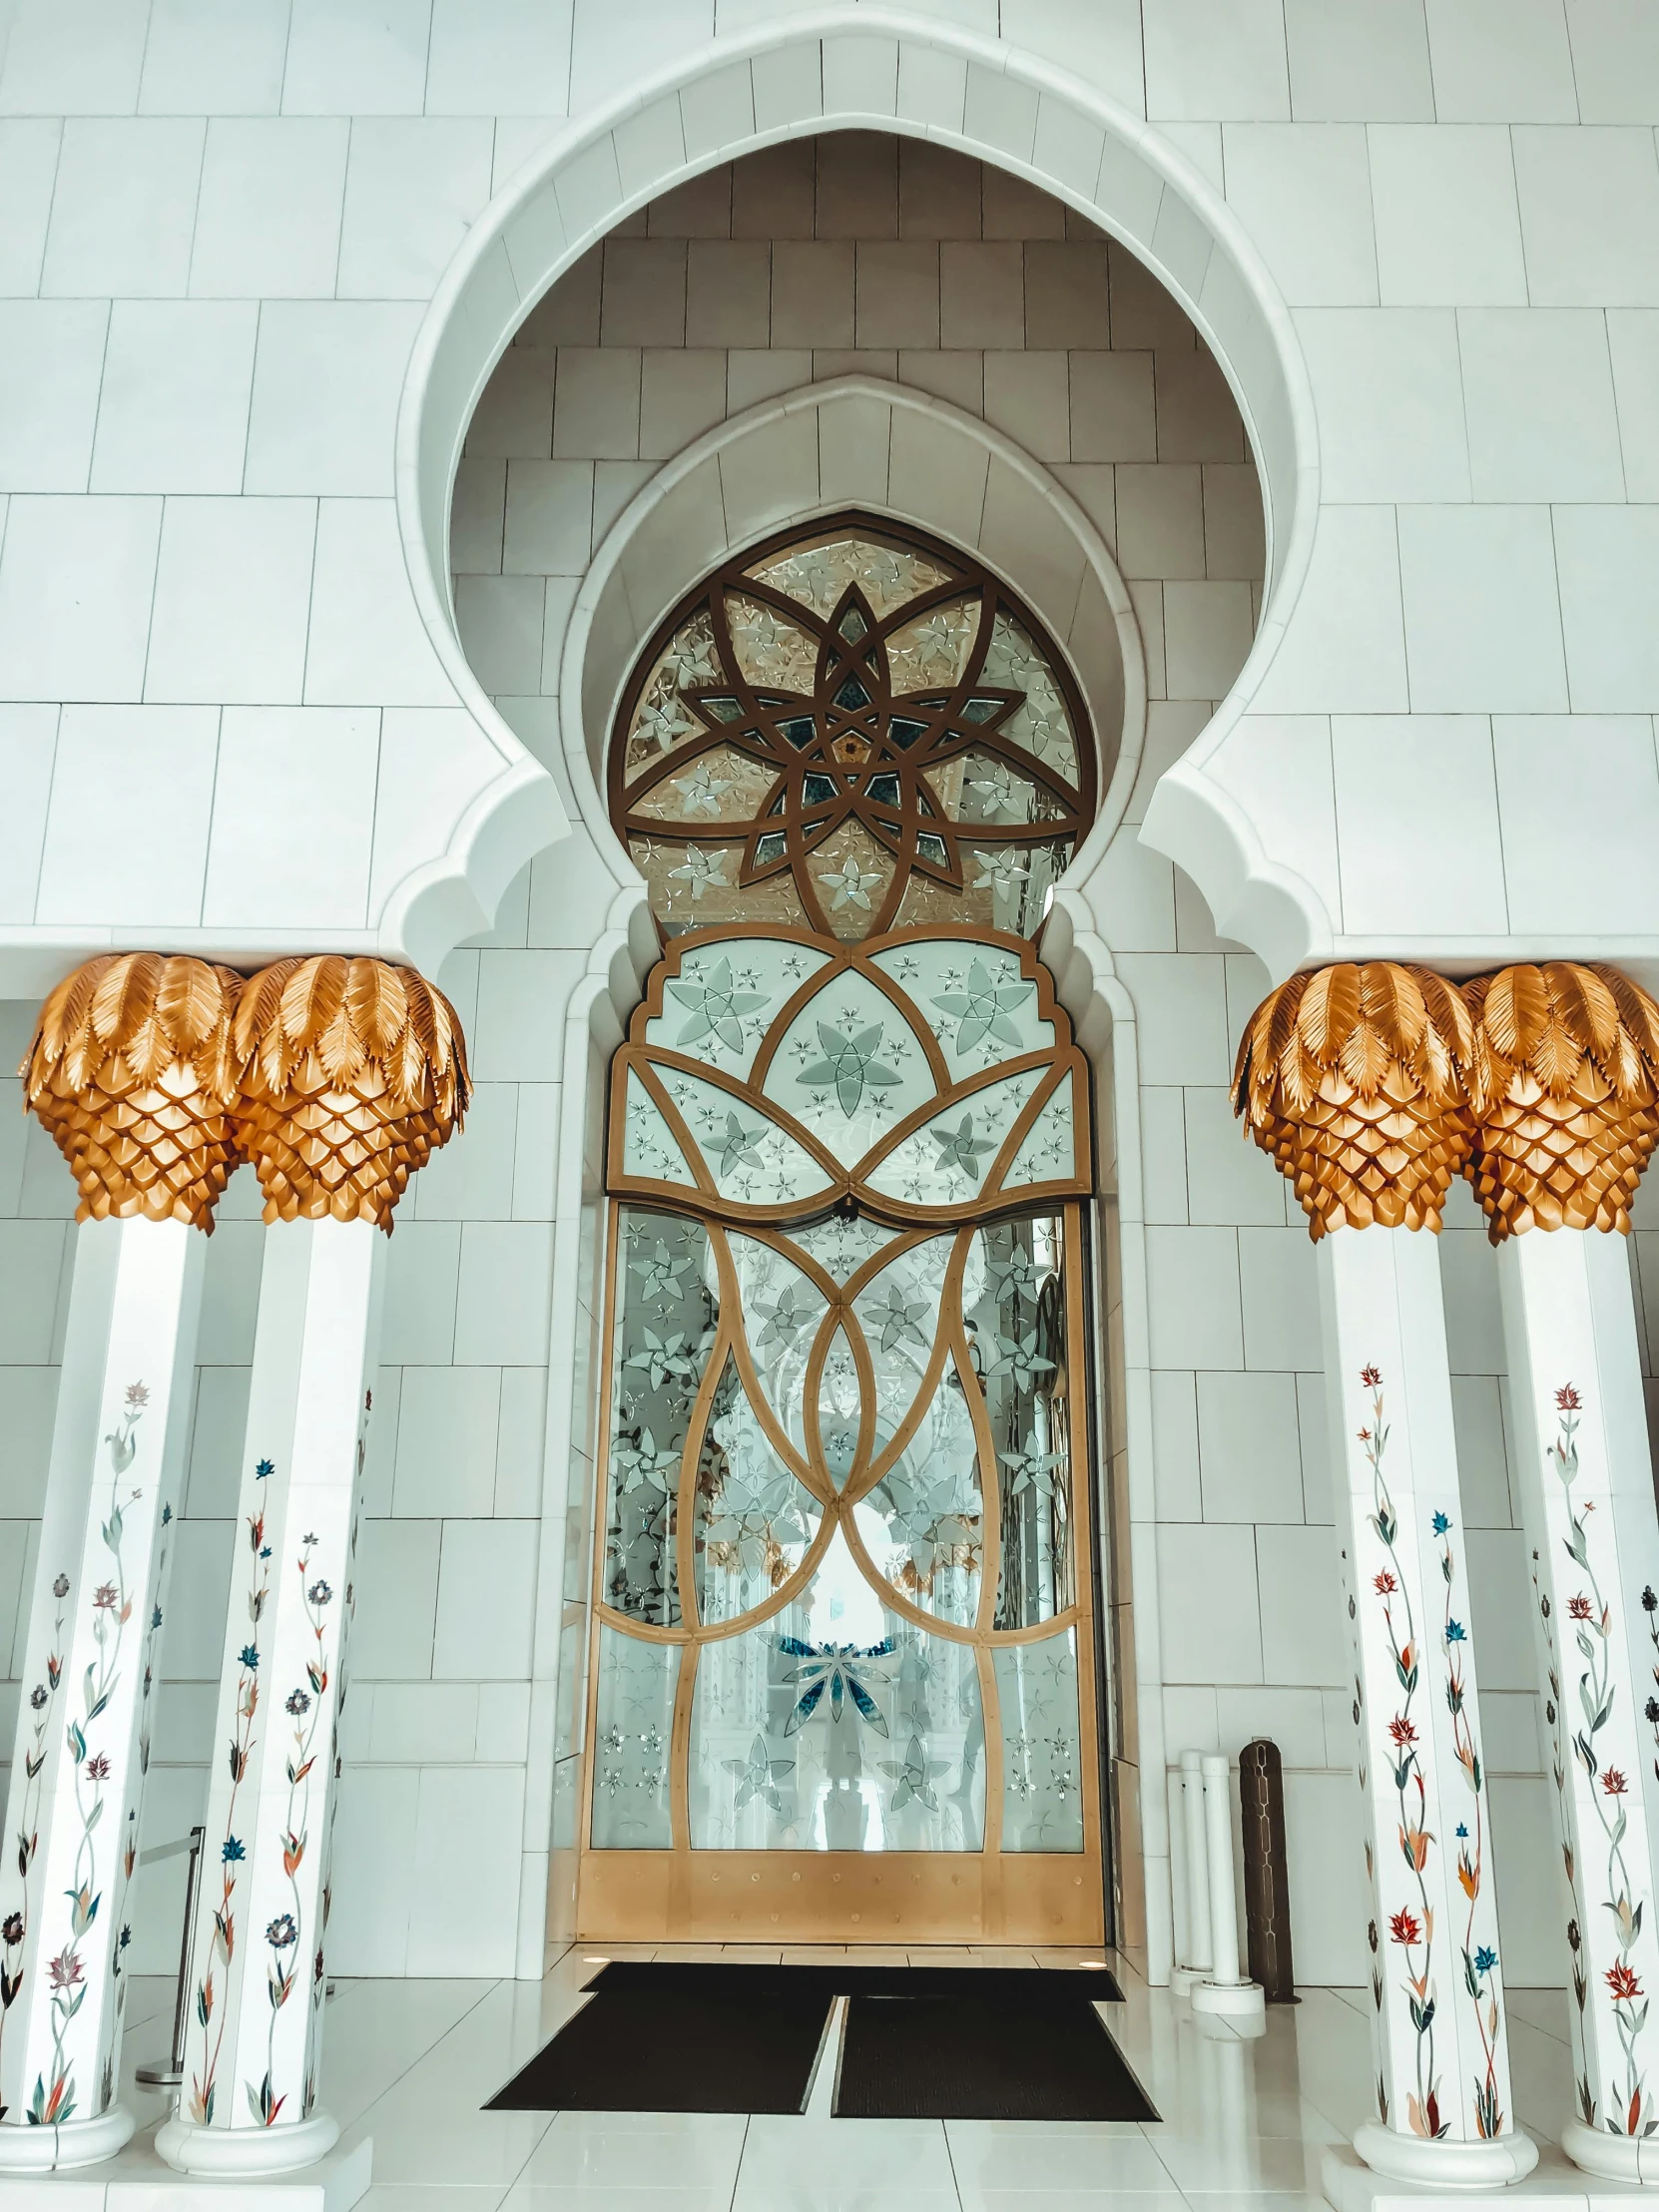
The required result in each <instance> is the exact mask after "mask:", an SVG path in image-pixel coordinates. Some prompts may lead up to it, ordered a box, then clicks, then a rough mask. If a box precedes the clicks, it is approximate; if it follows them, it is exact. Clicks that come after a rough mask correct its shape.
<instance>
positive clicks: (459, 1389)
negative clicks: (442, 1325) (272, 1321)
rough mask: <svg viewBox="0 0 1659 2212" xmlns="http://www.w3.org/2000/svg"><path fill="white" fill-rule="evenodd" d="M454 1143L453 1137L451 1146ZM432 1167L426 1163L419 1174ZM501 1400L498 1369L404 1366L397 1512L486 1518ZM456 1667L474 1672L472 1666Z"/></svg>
mask: <svg viewBox="0 0 1659 2212" xmlns="http://www.w3.org/2000/svg"><path fill="white" fill-rule="evenodd" d="M460 1141H462V1142H464V1141H465V1140H464V1139H462V1140H460ZM454 1149H455V1144H454V1142H453V1141H452V1142H451V1144H450V1145H449V1146H448V1147H446V1150H449V1151H453V1150H454ZM439 1157H440V1158H442V1157H443V1155H442V1154H440V1155H439ZM429 1172H430V1171H429V1170H422V1176H423V1177H424V1175H425V1174H426V1173H429ZM500 1401H501V1372H500V1370H499V1369H498V1368H405V1369H404V1371H403V1391H402V1396H401V1399H400V1401H399V1406H398V1423H397V1458H396V1471H395V1474H394V1476H393V1491H392V1496H393V1504H392V1511H393V1512H394V1513H396V1514H398V1515H399V1516H402V1517H407V1518H410V1519H415V1520H420V1519H434V1520H435V1519H439V1518H441V1517H442V1516H444V1515H448V1516H450V1517H452V1518H454V1517H462V1516H474V1517H477V1518H480V1519H484V1520H487V1519H488V1518H489V1516H490V1511H491V1506H492V1502H493V1499H494V1495H495V1439H496V1421H497V1416H498V1412H499V1407H500ZM438 1671H439V1672H440V1673H442V1672H447V1671H450V1670H447V1669H443V1668H440V1669H439V1670H438ZM459 1671H460V1672H462V1673H466V1674H470V1673H472V1672H474V1671H475V1670H473V1669H471V1668H462V1669H460V1670H459ZM526 1671H528V1670H526Z"/></svg>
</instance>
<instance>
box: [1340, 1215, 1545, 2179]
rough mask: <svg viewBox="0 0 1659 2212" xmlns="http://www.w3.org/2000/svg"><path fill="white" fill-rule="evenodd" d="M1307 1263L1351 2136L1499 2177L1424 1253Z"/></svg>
mask: <svg viewBox="0 0 1659 2212" xmlns="http://www.w3.org/2000/svg"><path fill="white" fill-rule="evenodd" d="M1319 1265H1320V1288H1321V1314H1322V1322H1323V1328H1324V1337H1325V1362H1326V1395H1327V1403H1328V1411H1329V1417H1330V1426H1331V1433H1332V1441H1333V1470H1334V1478H1335V1489H1336V1501H1335V1502H1336V1514H1337V1530H1338V1538H1339V1542H1340V1545H1341V1548H1342V1554H1343V1565H1344V1576H1345V1581H1346V1584H1347V1591H1346V1596H1347V1610H1348V1617H1349V1622H1350V1625H1351V1632H1352V1641H1353V1650H1354V1668H1355V1718H1356V1721H1357V1723H1358V1746H1357V1757H1358V1767H1359V1776H1360V1784H1361V1789H1362V1792H1363V1795H1364V1800H1365V1809H1366V1861H1367V1871H1368V1874H1369V1876H1370V1881H1371V1890H1372V1911H1373V1920H1372V1926H1371V1946H1372V1954H1373V1968H1372V1995H1373V2000H1374V2005H1375V2015H1374V2028H1375V2052H1376V2064H1377V2092H1378V2104H1379V2110H1380V2114H1381V2123H1382V2124H1381V2125H1374V2126H1370V2127H1366V2128H1363V2129H1362V2130H1361V2131H1360V2134H1359V2136H1358V2137H1357V2138H1356V2148H1357V2149H1358V2150H1359V2151H1360V2153H1361V2155H1362V2156H1363V2157H1364V2158H1365V2159H1366V2160H1367V2162H1368V2163H1369V2164H1371V2165H1372V2166H1374V2167H1375V2168H1377V2169H1378V2170H1379V2171H1381V2172H1384V2173H1391V2174H1393V2175H1395V2176H1396V2177H1397V2178H1400V2179H1413V2180H1423V2181H1428V2180H1431V2179H1434V2178H1436V2177H1439V2178H1448V2177H1449V2174H1450V2171H1451V2168H1452V2165H1453V2162H1455V2165H1456V2168H1457V2169H1458V2170H1457V2179H1458V2180H1460V2181H1463V2182H1468V2183H1473V2182H1476V2181H1481V2180H1490V2181H1494V2182H1503V2181H1507V2180H1511V2179H1514V2178H1516V2177H1517V2176H1518V2175H1519V2174H1520V2173H1524V2172H1525V2171H1527V2170H1528V2168H1529V2167H1530V2166H1531V2164H1532V2163H1533V2162H1534V2160H1535V2158H1536V2155H1537V2154H1536V2150H1535V2148H1534V2146H1533V2145H1532V2143H1531V2142H1530V2141H1529V2140H1528V2138H1526V2137H1525V2136H1522V2135H1517V2134H1515V2133H1514V2132H1513V2121H1512V2117H1511V2113H1512V2100H1511V2096H1510V2087H1509V2060H1508V2045H1507V2036H1506V2032H1505V2020H1504V2008H1503V1989H1502V1975H1501V1969H1500V1966H1499V1962H1498V1941H1497V1918H1496V1903H1495V1898H1494V1894H1493V1879H1492V1854H1491V1817H1490V1806H1489V1802H1488V1798H1487V1792H1486V1778H1485V1769H1484V1765H1483V1762H1482V1758H1481V1752H1480V1724H1479V1713H1478V1704H1477V1698H1476V1687H1475V1672H1474V1646H1473V1640H1472V1636H1471V1633H1470V1624H1469V1604H1468V1590H1467V1582H1466V1579H1465V1574H1464V1560H1463V1534H1462V1509H1461V1501H1460V1498H1459V1494H1458V1484H1457V1457H1456V1445H1455V1440H1454V1437H1453V1433H1452V1419H1451V1386H1450V1379H1449V1375H1448V1371H1447V1363H1446V1345H1445V1316H1444V1308H1443V1304H1442V1299H1441V1291H1440V1276H1439V1255H1438V1251H1437V1249H1436V1246H1435V1244H1434V1241H1433V1239H1432V1238H1431V1237H1429V1236H1427V1235H1424V1234H1422V1233H1421V1232H1412V1231H1409V1230H1404V1229H1383V1228H1371V1229H1367V1230H1364V1231H1355V1230H1340V1231H1338V1232H1337V1233H1336V1234H1335V1235H1333V1236H1329V1237H1327V1238H1326V1239H1325V1240H1324V1242H1323V1243H1322V1244H1321V1245H1320V1248H1319Z"/></svg>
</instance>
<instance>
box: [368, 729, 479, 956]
mask: <svg viewBox="0 0 1659 2212" xmlns="http://www.w3.org/2000/svg"><path fill="white" fill-rule="evenodd" d="M498 759H499V756H498V755H497V754H496V753H495V749H494V748H493V746H491V745H490V743H489V741H488V739H487V738H486V737H485V736H484V733H483V732H482V731H481V730H480V729H479V727H478V725H477V724H476V723H475V722H474V721H473V719H472V717H471V716H470V715H469V714H466V713H465V712H464V711H463V710H462V709H460V708H458V707H457V708H449V709H443V708H418V707H388V708H387V709H386V711H385V713H384V714H383V715H382V716H381V718H380V774H379V781H378V783H377V785H376V787H375V795H374V860H373V867H372V871H371V873H370V877H369V903H368V918H369V920H370V921H374V920H377V919H378V918H379V915H380V913H381V910H382V908H383V907H384V904H385V901H386V898H387V896H388V895H389V894H390V892H391V891H392V890H393V889H394V888H395V887H396V885H397V884H398V883H399V882H401V881H402V879H403V877H404V876H405V875H407V874H408V873H409V871H410V869H412V868H415V867H418V866H420V865H421V864H422V863H423V862H424V861H427V860H429V859H431V858H432V856H433V851H434V847H435V846H436V845H437V843H438V841H439V839H440V838H441V837H443V836H446V835H447V834H448V830H447V827H446V826H447V825H448V824H450V823H452V822H454V821H455V820H456V818H457V816H458V815H459V814H460V812H461V810H462V809H463V808H464V807H465V806H466V804H467V801H468V799H469V798H470V797H471V795H472V794H473V793H474V792H476V791H478V790H479V789H480V788H481V787H482V785H483V784H484V783H485V782H486V781H487V779H488V777H489V775H490V773H491V771H492V768H493V766H494V763H495V762H496V761H497V760H498Z"/></svg>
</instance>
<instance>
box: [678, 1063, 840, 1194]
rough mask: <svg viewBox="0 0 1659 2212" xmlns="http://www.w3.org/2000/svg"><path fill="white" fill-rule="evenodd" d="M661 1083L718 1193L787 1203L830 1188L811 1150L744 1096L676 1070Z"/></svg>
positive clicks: (827, 1177) (825, 1175)
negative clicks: (684, 1124)
mask: <svg viewBox="0 0 1659 2212" xmlns="http://www.w3.org/2000/svg"><path fill="white" fill-rule="evenodd" d="M662 1083H663V1088H664V1090H666V1091H667V1093H668V1095H669V1097H670V1098H671V1099H672V1100H673V1101H674V1104H675V1106H676V1108H677V1109H678V1111H679V1113H680V1114H681V1116H682V1118H683V1119H684V1121H685V1123H686V1126H687V1127H688V1129H690V1131H691V1134H692V1140H693V1142H694V1143H695V1144H696V1145H697V1147H698V1149H699V1150H700V1151H701V1152H702V1155H703V1158H704V1161H705V1163H706V1164H707V1166H708V1169H709V1172H710V1173H711V1175H713V1177H714V1180H715V1188H716V1190H717V1191H719V1193H720V1195H721V1197H722V1198H730V1199H736V1200H738V1202H739V1203H740V1204H741V1205H745V1206H787V1205H789V1204H791V1203H792V1202H793V1201H794V1200H796V1199H799V1198H810V1197H811V1196H812V1195H813V1193H814V1192H815V1191H824V1190H828V1189H829V1188H830V1177H829V1176H828V1175H827V1174H826V1173H825V1171H824V1169H823V1168H822V1167H820V1166H819V1164H818V1162H817V1161H816V1160H815V1159H814V1158H813V1156H812V1154H811V1153H810V1152H807V1151H805V1150H804V1149H803V1148H802V1147H801V1146H800V1145H799V1144H797V1142H796V1140H795V1139H794V1138H793V1137H792V1136H790V1135H789V1133H788V1132H787V1131H786V1130H783V1129H780V1128H779V1126H778V1124H777V1123H776V1122H775V1121H774V1120H773V1119H772V1117H771V1116H770V1115H769V1114H765V1113H763V1112H762V1111H761V1109H760V1108H759V1107H758V1106H755V1105H753V1104H751V1102H750V1101H749V1100H748V1099H746V1098H738V1097H735V1096H734V1095H733V1093H732V1092H730V1091H725V1090H721V1089H720V1088H719V1086H718V1085H716V1084H714V1083H705V1082H704V1081H703V1080H702V1078H701V1077H700V1076H696V1075H687V1074H685V1073H684V1072H683V1071H682V1070H679V1069H673V1068H666V1069H664V1070H663V1073H662Z"/></svg>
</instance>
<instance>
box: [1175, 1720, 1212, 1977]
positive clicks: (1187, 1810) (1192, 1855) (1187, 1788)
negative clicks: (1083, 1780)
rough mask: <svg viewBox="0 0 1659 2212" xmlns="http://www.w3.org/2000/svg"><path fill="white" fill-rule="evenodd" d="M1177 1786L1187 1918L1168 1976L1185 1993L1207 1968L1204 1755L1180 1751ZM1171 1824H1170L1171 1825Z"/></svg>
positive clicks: (1208, 1957)
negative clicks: (1179, 1949) (1180, 1948)
mask: <svg viewBox="0 0 1659 2212" xmlns="http://www.w3.org/2000/svg"><path fill="white" fill-rule="evenodd" d="M1177 1787H1178V1789H1179V1791H1180V1795H1181V1809H1180V1834H1181V1842H1182V1846H1183V1850H1182V1857H1183V1859H1184V1861H1185V1864H1184V1866H1183V1869H1182V1872H1183V1875H1184V1877H1185V1879H1184V1881H1183V1883H1182V1889H1183V1891H1184V1892H1185V1897H1184V1900H1183V1903H1184V1907H1185V1920H1186V1940H1185V1944H1184V1948H1183V1955H1182V1958H1181V1960H1180V1962H1179V1963H1178V1964H1177V1965H1176V1967H1175V1969H1174V1971H1173V1972H1172V1973H1171V1975H1170V1987H1171V1988H1172V1989H1174V1990H1175V1992H1176V1994H1177V1995H1178V1996H1186V1995H1187V1994H1189V1992H1190V1991H1191V1989H1192V1987H1193V1984H1194V1983H1195V1982H1197V1981H1202V1980H1203V1979H1204V1978H1205V1976H1206V1975H1207V1974H1208V1973H1209V1971H1210V1959H1211V1956H1212V1953H1211V1949H1210V1864H1209V1848H1208V1845H1207V1844H1206V1842H1205V1828H1204V1755H1203V1753H1202V1752H1198V1751H1184V1752H1183V1753H1182V1754H1181V1774H1180V1779H1179V1782H1178V1784H1177ZM1172 1826H1173V1824H1172Z"/></svg>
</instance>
